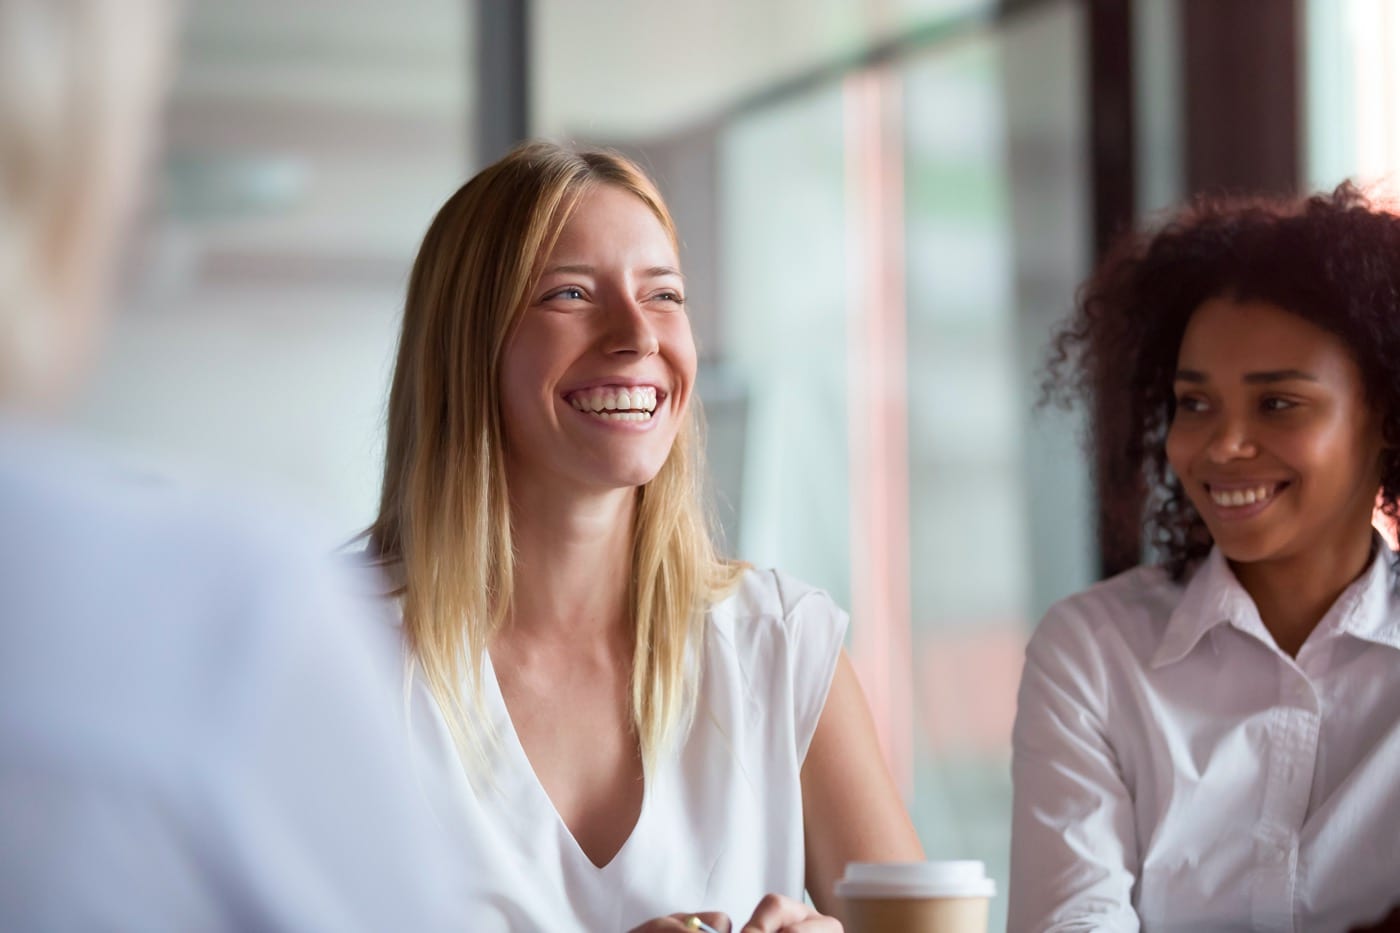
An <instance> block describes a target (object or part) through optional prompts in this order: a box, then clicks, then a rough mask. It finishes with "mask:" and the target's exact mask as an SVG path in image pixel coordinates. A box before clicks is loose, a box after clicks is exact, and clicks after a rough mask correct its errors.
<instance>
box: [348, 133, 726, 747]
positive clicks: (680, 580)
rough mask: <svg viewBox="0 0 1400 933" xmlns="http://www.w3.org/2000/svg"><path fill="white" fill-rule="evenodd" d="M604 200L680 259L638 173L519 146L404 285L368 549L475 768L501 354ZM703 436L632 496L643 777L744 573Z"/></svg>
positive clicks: (503, 503) (435, 233) (433, 229)
mask: <svg viewBox="0 0 1400 933" xmlns="http://www.w3.org/2000/svg"><path fill="white" fill-rule="evenodd" d="M597 185H613V186H615V187H617V188H619V189H622V190H624V191H627V192H629V193H631V194H633V195H635V196H636V197H637V198H639V199H640V200H641V201H642V202H643V203H644V204H646V206H647V207H648V208H650V209H651V211H652V212H653V213H654V214H655V215H656V217H657V219H658V220H659V221H660V222H661V225H662V226H663V227H664V228H665V230H666V231H667V234H668V235H669V236H670V238H671V241H672V244H673V245H675V243H676V231H675V224H674V223H673V221H672V219H671V216H670V213H669V212H668V211H667V209H666V206H665V204H664V203H663V202H662V199H661V196H660V194H659V193H658V192H657V190H656V188H655V186H654V185H653V184H652V183H651V181H650V180H649V179H648V178H647V177H646V176H645V175H644V174H643V173H642V171H641V170H640V169H639V168H637V166H636V165H634V164H633V163H631V162H630V161H628V160H626V159H625V158H623V157H622V156H620V155H618V154H616V153H612V152H606V151H579V152H576V151H571V150H568V149H564V148H562V147H559V146H556V145H553V144H549V143H529V144H526V145H522V146H520V147H518V148H517V149H515V150H514V151H513V152H511V153H510V154H509V155H507V156H506V157H505V158H503V159H501V160H500V161H499V162H497V163H495V164H494V165H492V166H490V167H489V168H487V169H485V170H484V171H482V172H481V173H480V174H478V175H477V176H476V177H475V178H473V179H472V180H471V181H469V182H468V183H467V184H466V185H464V186H463V187H462V188H461V189H459V190H458V191H457V193H456V194H454V195H453V196H452V197H451V198H450V199H449V200H448V201H447V203H446V204H445V205H443V207H442V209H441V210H439V211H438V214H437V216H436V217H435V218H434V219H433V222H432V224H431V226H430V227H429V228H428V232H427V235H426V236H425V238H424V241H423V245H422V247H421V249H420V250H419V253H418V257H417V260H416V261H415V263H414V266H413V271H412V274H411V276H410V278H409V285H408V296H407V300H406V302H405V307H404V321H403V332H402V335H401V337H400V342H399V352H398V361H397V363H396V365H395V369H394V377H393V384H392V388H391V389H390V395H389V419H388V420H389V424H388V444H387V452H386V457H385V468H384V484H383V489H382V494H381V498H380V505H379V516H378V518H377V519H376V520H375V522H374V524H373V525H372V526H371V527H370V529H369V536H370V549H371V552H372V553H374V554H375V555H376V556H377V557H378V558H379V559H380V560H382V561H383V562H384V563H386V564H392V565H397V569H398V571H399V572H400V574H401V579H402V591H401V594H400V595H401V596H402V600H403V616H404V625H405V629H406V632H407V634H408V638H409V642H410V644H411V646H412V648H413V650H414V656H415V660H416V663H417V664H419V665H420V666H421V668H422V671H423V674H424V677H425V679H426V681H427V683H428V685H429V686H430V688H431V689H432V691H433V693H434V695H435V697H436V698H437V701H438V703H439V705H440V706H441V707H442V709H443V711H444V713H445V714H446V717H447V720H448V723H449V726H450V727H451V729H452V732H453V736H454V739H455V740H456V742H457V744H458V747H459V750H460V751H461V752H462V754H463V756H464V758H466V759H467V760H468V762H469V763H473V764H481V763H482V762H483V761H484V760H485V757H486V756H487V754H488V752H489V745H490V742H491V738H492V737H491V736H490V734H489V732H487V731H486V730H485V728H484V727H483V726H481V725H480V723H482V722H483V721H484V718H483V717H482V716H480V715H475V714H476V713H479V712H480V709H481V684H480V672H481V668H482V659H483V655H484V653H485V651H486V646H487V644H488V643H489V641H490V639H491V637H492V635H494V634H495V633H496V632H497V631H499V630H500V629H501V627H502V626H503V625H504V624H505V622H506V620H507V618H508V616H509V613H510V607H511V603H512V594H513V592H514V586H515V579H514V573H513V562H512V545H511V521H510V497H509V495H508V475H507V472H506V469H505V452H504V429H503V426H502V423H501V390H500V374H501V357H502V352H503V350H504V348H505V345H506V342H507V338H508V337H509V335H510V334H511V331H512V329H513V327H514V325H515V322H516V321H517V319H518V318H519V317H520V315H521V313H522V312H523V311H524V310H525V307H526V305H527V303H528V300H529V296H530V294H531V292H532V290H533V289H534V288H535V285H536V283H537V281H538V279H539V276H540V273H541V271H542V266H543V264H544V262H545V261H546V260H547V258H548V256H549V254H550V252H551V250H552V249H553V247H554V243H555V240H556V239H557V238H558V236H559V233H560V231H561V230H562V229H563V227H564V224H565V222H566V221H567V220H568V218H569V216H570V214H571V212H572V211H573V210H574V208H575V207H576V206H577V204H578V203H579V201H580V200H581V198H582V197H583V195H584V194H586V193H587V192H588V191H589V190H590V189H592V188H593V187H595V186H597ZM699 430H700V429H699V412H698V404H697V403H695V402H692V404H691V406H690V410H689V411H688V412H687V413H686V415H685V418H684V421H683V424H682V427H681V429H680V431H679V432H678V434H677V437H676V442H675V445H674V446H673V448H672V450H671V452H670V455H669V457H668V458H667V460H666V461H665V463H664V465H663V466H662V468H661V470H660V471H659V473H658V474H657V476H656V477H655V478H654V479H653V480H651V481H650V482H649V483H647V484H646V485H645V486H643V487H641V488H640V489H639V490H638V494H637V512H636V516H637V517H636V523H635V530H634V539H633V540H634V544H633V555H632V559H633V566H632V571H633V572H632V577H631V580H632V582H631V587H630V593H629V600H630V615H631V617H632V619H633V623H634V626H635V636H636V648H635V655H634V660H633V675H632V685H631V701H632V702H631V705H632V715H633V721H634V724H635V727H636V729H637V734H638V737H639V739H640V742H641V747H642V753H643V759H644V761H646V763H647V765H648V767H650V765H651V764H652V763H653V762H654V761H655V757H656V754H657V753H658V751H659V749H661V748H662V747H663V746H664V745H665V744H666V742H667V741H668V740H669V739H670V737H671V736H672V734H673V733H674V732H675V731H676V730H677V729H678V728H679V727H680V726H681V724H682V723H683V722H684V721H685V719H686V716H687V714H688V712H689V710H690V706H691V699H692V695H693V689H694V685H693V683H691V680H692V678H689V677H688V676H687V652H688V651H689V649H690V646H691V644H692V640H693V637H694V636H695V634H696V632H697V631H698V626H699V624H700V622H701V620H702V618H703V613H704V610H705V608H706V607H707V606H708V605H709V604H710V603H712V602H713V601H714V600H715V599H717V598H718V597H719V596H720V595H722V594H723V593H724V592H726V591H727V590H729V589H731V588H732V587H733V585H734V583H735V582H736V581H737V579H738V575H739V573H740V572H741V568H740V566H739V565H736V564H733V563H731V562H729V561H725V560H722V559H720V558H719V557H718V556H717V554H716V552H715V549H714V546H713V544H712V540H711V537H710V534H709V529H708V525H707V522H706V520H705V512H704V509H703V507H702V498H701V466H700V454H701V443H700V436H699ZM464 682H465V683H466V684H467V685H468V686H469V688H470V690H469V693H467V694H465V695H464V692H463V690H462V684H463V683H464Z"/></svg>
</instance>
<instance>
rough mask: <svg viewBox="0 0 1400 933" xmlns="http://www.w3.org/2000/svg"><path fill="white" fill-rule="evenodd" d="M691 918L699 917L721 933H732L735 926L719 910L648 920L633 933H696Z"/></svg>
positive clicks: (669, 915)
mask: <svg viewBox="0 0 1400 933" xmlns="http://www.w3.org/2000/svg"><path fill="white" fill-rule="evenodd" d="M691 917H699V918H700V919H701V920H703V921H704V922H705V923H706V924H708V925H709V926H712V927H714V928H715V929H716V930H719V933H730V931H731V930H732V929H733V924H731V923H730V922H729V915H728V914H722V913H720V912H719V911H717V910H702V911H699V912H698V913H693V914H668V915H667V916H665V917H657V918H656V919H655V920H648V921H647V922H646V923H644V924H642V925H641V926H639V927H634V928H633V929H632V930H631V933H681V931H684V933H695V927H693V926H690V925H689V923H688V922H687V921H689V920H690V918H691Z"/></svg>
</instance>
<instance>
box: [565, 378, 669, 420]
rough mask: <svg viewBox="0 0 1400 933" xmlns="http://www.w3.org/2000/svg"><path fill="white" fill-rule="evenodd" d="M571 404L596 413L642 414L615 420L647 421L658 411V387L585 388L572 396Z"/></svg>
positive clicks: (581, 409) (580, 409) (570, 398)
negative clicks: (637, 416) (636, 416)
mask: <svg viewBox="0 0 1400 933" xmlns="http://www.w3.org/2000/svg"><path fill="white" fill-rule="evenodd" d="M569 404H570V405H572V406H574V407H575V408H577V409H578V410H579V411H587V412H593V413H594V414H601V413H603V412H617V413H619V414H636V415H641V417H640V418H623V419H614V420H624V421H645V420H646V419H647V418H649V417H651V412H654V411H656V388H655V387H654V386H632V387H630V388H622V387H621V386H603V387H601V388H597V389H585V390H583V391H581V392H576V393H574V394H573V395H572V396H570V397H569Z"/></svg>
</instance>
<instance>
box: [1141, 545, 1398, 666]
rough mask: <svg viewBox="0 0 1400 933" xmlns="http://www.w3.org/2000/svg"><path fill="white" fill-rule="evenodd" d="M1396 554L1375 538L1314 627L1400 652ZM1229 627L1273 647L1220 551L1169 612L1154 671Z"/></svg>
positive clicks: (1213, 553)
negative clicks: (1358, 570)
mask: <svg viewBox="0 0 1400 933" xmlns="http://www.w3.org/2000/svg"><path fill="white" fill-rule="evenodd" d="M1397 582H1400V581H1397V568H1396V566H1395V554H1394V552H1392V551H1391V550H1390V549H1389V548H1388V547H1387V546H1386V545H1385V542H1384V541H1381V540H1380V539H1379V537H1378V538H1377V543H1376V549H1375V557H1374V558H1372V560H1371V563H1370V565H1369V566H1368V567H1367V568H1366V570H1365V571H1364V572H1363V573H1362V574H1361V576H1359V577H1357V578H1356V580H1355V581H1353V582H1352V584H1351V585H1350V586H1348V587H1347V588H1346V589H1345V590H1343V591H1342V595H1341V596H1339V597H1338V598H1337V601H1336V603H1334V604H1333V605H1332V608H1331V609H1329V610H1328V611H1327V614H1326V615H1325V616H1323V617H1322V620H1321V621H1320V622H1319V623H1318V628H1319V629H1322V630H1331V631H1335V632H1343V633H1346V634H1349V635H1353V636H1355V637H1357V638H1361V639H1364V640H1366V641H1371V642H1376V643H1377V644H1382V645H1390V646H1391V647H1393V648H1398V649H1400V587H1397ZM1223 624H1230V625H1233V626H1235V627H1236V628H1238V629H1240V630H1241V631H1243V632H1246V633H1248V634H1251V635H1254V636H1255V637H1256V638H1260V639H1261V640H1263V641H1264V642H1265V643H1266V644H1272V643H1273V638H1272V636H1270V635H1269V634H1268V630H1267V629H1265V628H1264V623H1263V620H1261V619H1260V618H1259V610H1258V608H1257V607H1256V606H1255V605H1254V600H1252V599H1250V597H1249V594H1248V593H1246V592H1245V590H1244V587H1243V586H1241V585H1240V582H1239V580H1238V579H1236V578H1235V574H1234V572H1233V571H1232V570H1231V569H1230V564H1229V563H1228V562H1227V561H1226V560H1225V555H1224V554H1222V553H1221V552H1220V549H1219V548H1213V549H1212V550H1211V552H1210V556H1209V557H1207V558H1206V560H1205V562H1204V563H1202V564H1201V565H1200V566H1199V567H1197V568H1196V570H1195V572H1194V573H1192V575H1191V579H1190V581H1189V582H1188V583H1187V585H1186V590H1185V592H1184V593H1182V596H1181V600H1180V601H1179V602H1178V603H1177V605H1176V608H1175V609H1174V610H1172V614H1171V616H1170V617H1169V618H1168V620H1167V625H1166V628H1165V629H1163V631H1162V639H1161V641H1160V642H1159V643H1158V645H1157V650H1156V652H1154V653H1153V655H1152V661H1151V666H1152V667H1153V668H1154V669H1156V668H1159V667H1165V666H1166V665H1168V664H1174V663H1176V662H1177V661H1180V660H1181V659H1182V658H1184V657H1186V655H1188V654H1190V653H1191V650H1192V649H1193V648H1195V647H1196V644H1197V643H1198V642H1199V641H1200V640H1201V639H1202V638H1203V637H1205V634H1206V632H1208V631H1210V630H1211V629H1213V628H1215V627H1216V626H1218V625H1223Z"/></svg>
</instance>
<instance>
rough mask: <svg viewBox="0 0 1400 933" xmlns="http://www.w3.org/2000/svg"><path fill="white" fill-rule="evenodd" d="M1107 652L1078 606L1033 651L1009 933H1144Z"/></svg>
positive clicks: (1016, 792)
mask: <svg viewBox="0 0 1400 933" xmlns="http://www.w3.org/2000/svg"><path fill="white" fill-rule="evenodd" d="M1107 683H1108V677H1107V675H1106V671H1105V670H1104V665H1103V660H1102V655H1101V654H1100V653H1099V652H1098V650H1097V645H1096V641H1095V639H1094V636H1093V632H1092V631H1091V630H1090V628H1089V626H1088V625H1086V624H1085V620H1084V619H1083V618H1082V617H1080V616H1079V614H1078V613H1077V611H1076V610H1075V609H1074V608H1073V606H1072V605H1071V606H1066V605H1065V604H1061V605H1060V606H1057V607H1055V608H1053V609H1051V611H1050V614H1049V615H1048V616H1047V617H1046V619H1045V620H1044V621H1043V622H1042V623H1041V625H1040V627H1039V629H1038V630H1037V631H1036V634H1035V635H1034V636H1033V637H1032V639H1031V642H1030V645H1029V647H1028V648H1027V650H1026V666H1025V669H1024V671H1023V673H1022V675H1021V688H1020V693H1019V695H1018V698H1017V708H1016V724H1015V727H1014V730H1013V734H1012V768H1011V770H1012V784H1013V804H1012V840H1011V885H1010V914H1009V918H1008V924H1007V929H1008V931H1009V933H1021V931H1035V933H1046V931H1090V930H1107V931H1122V933H1129V931H1136V930H1138V929H1139V921H1138V917H1137V913H1136V912H1135V911H1134V909H1133V906H1132V890H1133V885H1134V883H1135V880H1136V876H1137V871H1138V865H1137V852H1138V846H1137V838H1136V830H1135V827H1134V820H1133V804H1132V798H1131V796H1130V793H1129V790H1128V788H1127V785H1126V784H1125V782H1124V779H1123V775H1122V772H1121V770H1120V767H1119V762H1118V758H1117V754H1116V752H1115V750H1114V748H1113V745H1112V742H1111V741H1110V739H1109V737H1108V735H1107V732H1106V729H1105V711H1106V709H1107V705H1108V696H1107V689H1106V684H1107Z"/></svg>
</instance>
